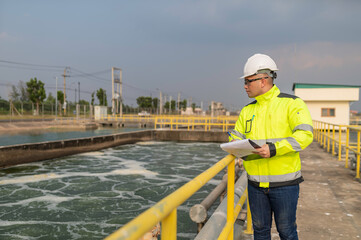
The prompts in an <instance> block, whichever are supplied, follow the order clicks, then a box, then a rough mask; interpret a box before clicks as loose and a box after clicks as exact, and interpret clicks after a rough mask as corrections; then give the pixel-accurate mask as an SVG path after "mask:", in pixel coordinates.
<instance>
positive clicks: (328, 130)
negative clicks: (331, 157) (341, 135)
mask: <svg viewBox="0 0 361 240" xmlns="http://www.w3.org/2000/svg"><path fill="white" fill-rule="evenodd" d="M330 128H331V124H328V128H327V140H328V141H327V152H330V141H331V135H330Z"/></svg>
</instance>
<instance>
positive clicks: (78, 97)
mask: <svg viewBox="0 0 361 240" xmlns="http://www.w3.org/2000/svg"><path fill="white" fill-rule="evenodd" d="M78 102H80V82H78Z"/></svg>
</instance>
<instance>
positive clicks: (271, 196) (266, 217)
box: [248, 184, 300, 240]
mask: <svg viewBox="0 0 361 240" xmlns="http://www.w3.org/2000/svg"><path fill="white" fill-rule="evenodd" d="M299 191H300V188H299V185H298V184H297V185H292V186H282V187H274V188H260V187H255V186H252V185H251V184H248V196H249V204H250V208H251V214H252V222H253V230H254V240H271V227H272V213H273V214H274V218H275V223H276V227H277V231H278V233H279V235H280V238H281V239H282V240H298V235H297V225H296V210H297V202H298V196H299Z"/></svg>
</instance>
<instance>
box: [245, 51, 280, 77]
mask: <svg viewBox="0 0 361 240" xmlns="http://www.w3.org/2000/svg"><path fill="white" fill-rule="evenodd" d="M259 70H270V71H272V72H273V71H277V70H278V68H277V65H276V63H275V62H274V61H273V59H272V58H270V57H269V56H267V55H265V54H260V53H257V54H255V55H253V56H252V57H250V58H248V60H247V62H246V65H244V75H243V76H242V77H241V78H245V77H249V76H252V75H254V74H257V73H258V71H259Z"/></svg>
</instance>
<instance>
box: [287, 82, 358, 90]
mask: <svg viewBox="0 0 361 240" xmlns="http://www.w3.org/2000/svg"><path fill="white" fill-rule="evenodd" d="M360 87H361V86H360V85H341V84H318V83H294V84H293V87H292V91H295V88H360Z"/></svg>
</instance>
